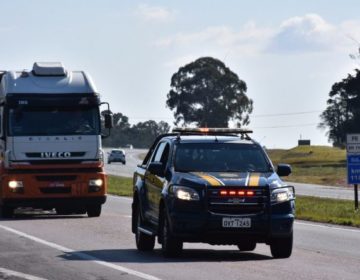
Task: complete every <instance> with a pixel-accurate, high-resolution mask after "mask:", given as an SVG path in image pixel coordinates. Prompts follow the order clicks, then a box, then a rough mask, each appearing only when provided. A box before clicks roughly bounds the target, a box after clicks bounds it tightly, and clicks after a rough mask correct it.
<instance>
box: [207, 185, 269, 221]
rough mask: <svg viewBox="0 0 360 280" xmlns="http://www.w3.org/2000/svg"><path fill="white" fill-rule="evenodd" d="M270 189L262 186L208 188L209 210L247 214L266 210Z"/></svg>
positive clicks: (231, 213)
mask: <svg viewBox="0 0 360 280" xmlns="http://www.w3.org/2000/svg"><path fill="white" fill-rule="evenodd" d="M267 201H268V191H267V190H266V189H261V188H240V187H231V188H217V189H209V190H208V210H209V211H210V212H211V213H215V214H228V215H246V214H260V213H263V212H265V211H266V205H267Z"/></svg>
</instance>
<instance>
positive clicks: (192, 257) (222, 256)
mask: <svg viewBox="0 0 360 280" xmlns="http://www.w3.org/2000/svg"><path fill="white" fill-rule="evenodd" d="M87 256H91V257H94V258H96V259H99V260H102V261H106V262H120V263H164V262H169V263H184V262H185V263H186V262H204V261H206V262H219V261H222V262H224V261H228V262H237V261H264V260H269V259H272V258H271V257H269V256H266V255H261V254H257V253H254V252H240V251H237V250H211V249H184V250H183V253H182V255H181V256H180V257H177V258H164V257H163V256H162V254H161V250H160V249H155V250H154V251H152V252H139V251H138V250H136V249H114V250H111V249H109V250H91V251H75V252H71V253H66V254H63V255H61V256H60V257H62V258H64V259H66V260H71V261H73V260H76V261H79V260H86V259H89V258H87Z"/></svg>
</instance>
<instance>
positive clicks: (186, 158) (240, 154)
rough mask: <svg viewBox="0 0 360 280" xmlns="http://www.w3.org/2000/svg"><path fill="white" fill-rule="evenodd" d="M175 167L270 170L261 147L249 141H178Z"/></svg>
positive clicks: (221, 170)
mask: <svg viewBox="0 0 360 280" xmlns="http://www.w3.org/2000/svg"><path fill="white" fill-rule="evenodd" d="M174 166H175V170H176V171H179V172H190V171H192V172H193V171H197V172H270V171H271V169H272V167H271V164H270V162H269V161H268V160H267V158H266V157H265V154H264V152H263V150H262V149H261V148H260V147H259V146H257V145H253V144H239V143H181V144H179V145H177V149H176V154H175V160H174Z"/></svg>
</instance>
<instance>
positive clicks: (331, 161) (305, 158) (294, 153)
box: [267, 146, 347, 186]
mask: <svg viewBox="0 0 360 280" xmlns="http://www.w3.org/2000/svg"><path fill="white" fill-rule="evenodd" d="M267 152H268V154H269V156H270V158H271V160H272V162H273V163H274V164H275V165H277V164H279V163H288V164H291V167H292V170H293V172H292V174H291V175H290V176H289V177H288V178H286V180H288V181H292V182H298V183H309V184H319V185H331V186H346V185H347V182H346V176H347V175H346V151H345V150H342V149H339V148H333V147H328V146H298V147H295V148H292V149H289V150H280V149H273V150H268V151H267Z"/></svg>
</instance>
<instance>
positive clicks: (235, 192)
mask: <svg viewBox="0 0 360 280" xmlns="http://www.w3.org/2000/svg"><path fill="white" fill-rule="evenodd" d="M254 194H255V192H254V191H245V190H221V191H220V196H253V195H254Z"/></svg>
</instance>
